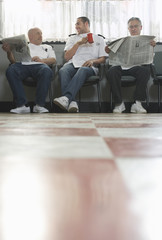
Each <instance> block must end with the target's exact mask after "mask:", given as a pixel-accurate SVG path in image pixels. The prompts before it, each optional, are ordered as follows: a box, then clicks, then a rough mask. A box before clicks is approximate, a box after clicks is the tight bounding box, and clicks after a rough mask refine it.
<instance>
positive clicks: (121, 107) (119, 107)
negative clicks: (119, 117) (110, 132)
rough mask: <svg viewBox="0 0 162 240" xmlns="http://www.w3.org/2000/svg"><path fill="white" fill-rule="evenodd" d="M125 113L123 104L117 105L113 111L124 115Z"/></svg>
mask: <svg viewBox="0 0 162 240" xmlns="http://www.w3.org/2000/svg"><path fill="white" fill-rule="evenodd" d="M123 111H125V104H124V103H123V102H122V103H121V104H120V105H116V106H115V108H114V109H113V113H122V112H123Z"/></svg>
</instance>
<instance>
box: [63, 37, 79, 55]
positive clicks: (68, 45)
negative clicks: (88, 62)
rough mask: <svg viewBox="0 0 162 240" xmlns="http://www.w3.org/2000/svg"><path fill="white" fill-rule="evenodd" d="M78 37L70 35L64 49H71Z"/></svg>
mask: <svg viewBox="0 0 162 240" xmlns="http://www.w3.org/2000/svg"><path fill="white" fill-rule="evenodd" d="M76 41H77V40H76V37H75V36H73V37H70V38H69V39H68V40H67V42H66V45H65V48H64V51H67V50H69V49H71V48H72V47H73V45H74V44H75V42H76Z"/></svg>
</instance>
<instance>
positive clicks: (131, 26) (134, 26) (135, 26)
mask: <svg viewBox="0 0 162 240" xmlns="http://www.w3.org/2000/svg"><path fill="white" fill-rule="evenodd" d="M138 27H140V25H130V26H129V27H128V28H130V29H133V28H138Z"/></svg>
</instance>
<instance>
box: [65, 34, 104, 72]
mask: <svg viewBox="0 0 162 240" xmlns="http://www.w3.org/2000/svg"><path fill="white" fill-rule="evenodd" d="M86 36H87V33H84V34H77V35H74V36H72V37H70V38H69V39H68V41H67V43H66V45H65V48H64V50H65V51H67V50H69V49H71V48H72V47H73V45H74V44H75V43H76V42H78V41H79V40H81V39H82V38H83V37H86ZM93 41H94V43H86V44H83V45H80V46H79V47H78V49H77V51H76V53H75V55H74V56H73V57H72V59H70V60H69V61H68V62H67V63H65V64H68V63H73V65H74V67H76V68H79V67H81V66H82V65H83V64H84V63H85V62H86V61H88V60H91V59H98V58H99V57H104V56H105V57H107V56H108V54H107V53H106V52H105V42H104V39H103V38H102V37H100V36H98V35H96V34H93ZM92 68H93V70H94V71H95V73H96V74H97V73H98V68H96V67H94V66H92Z"/></svg>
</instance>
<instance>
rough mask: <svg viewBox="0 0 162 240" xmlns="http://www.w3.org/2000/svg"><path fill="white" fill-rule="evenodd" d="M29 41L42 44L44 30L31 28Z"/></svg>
mask: <svg viewBox="0 0 162 240" xmlns="http://www.w3.org/2000/svg"><path fill="white" fill-rule="evenodd" d="M28 37H29V41H30V42H31V43H33V44H35V45H40V44H42V31H41V30H40V29H39V28H31V29H29V31H28Z"/></svg>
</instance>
